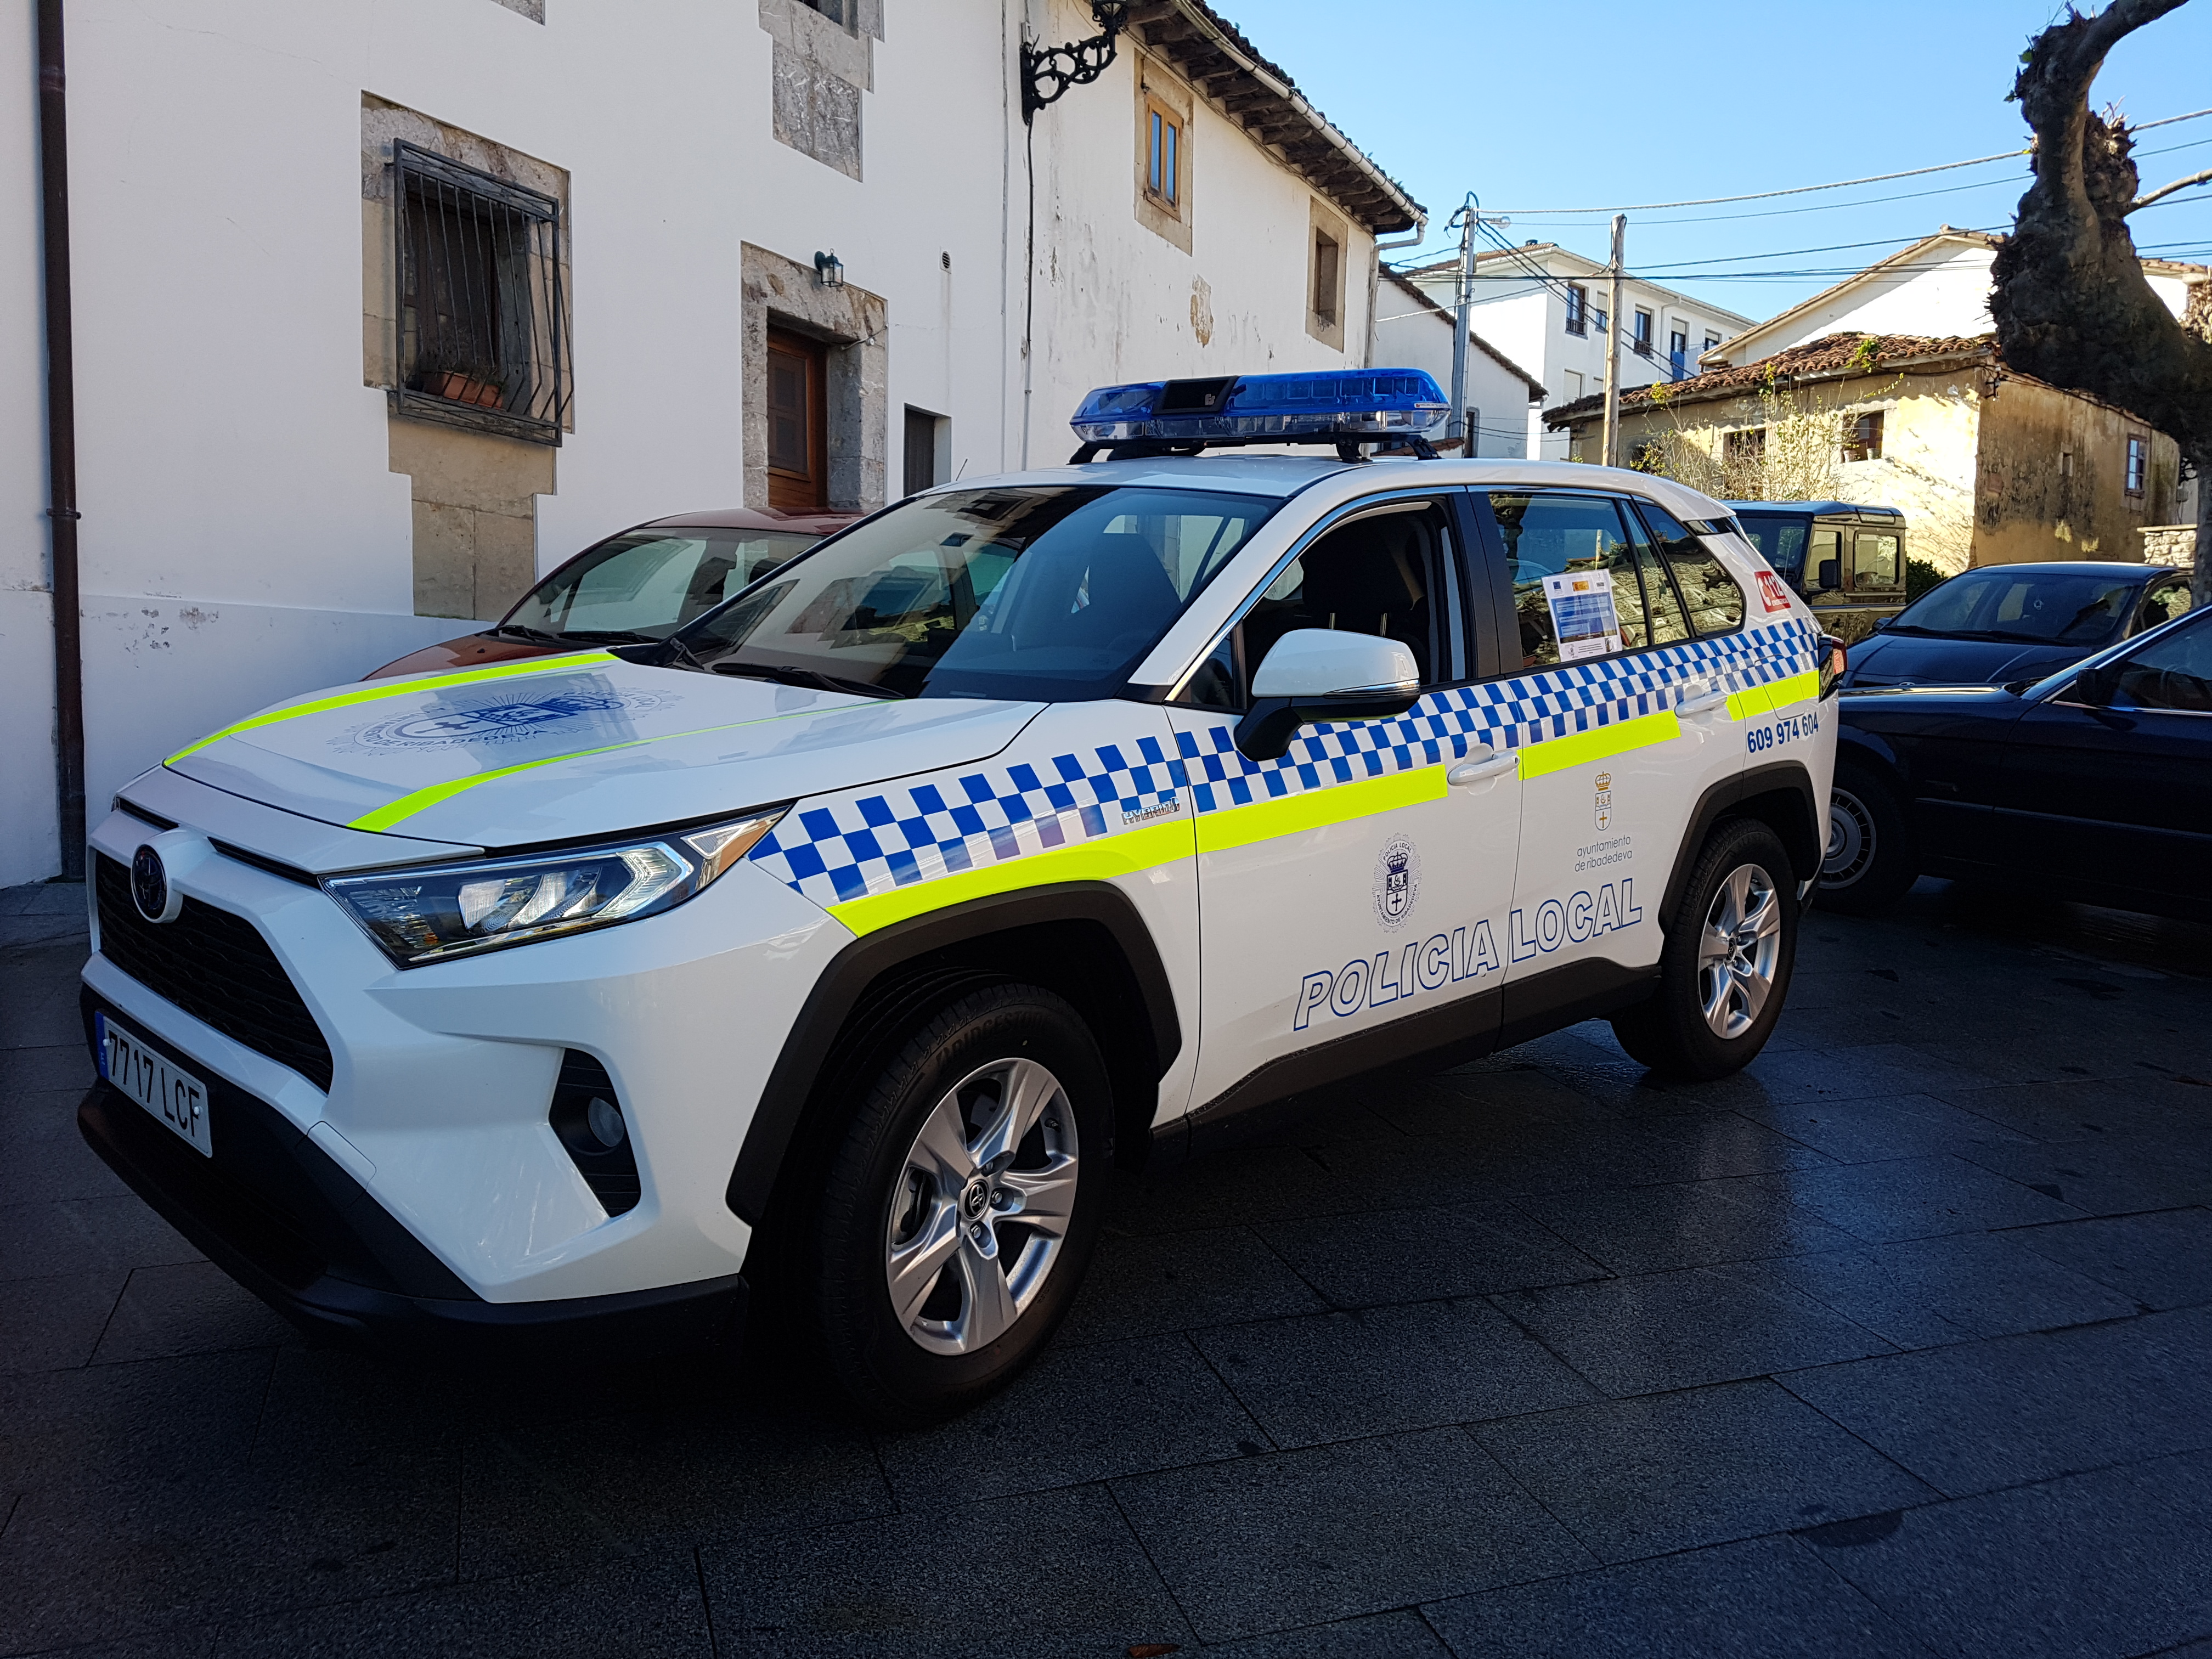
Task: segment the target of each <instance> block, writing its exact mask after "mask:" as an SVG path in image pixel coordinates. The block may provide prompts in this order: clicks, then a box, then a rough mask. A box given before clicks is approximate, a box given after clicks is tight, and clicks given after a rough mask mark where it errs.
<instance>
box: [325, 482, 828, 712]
mask: <svg viewBox="0 0 2212 1659" xmlns="http://www.w3.org/2000/svg"><path fill="white" fill-rule="evenodd" d="M859 517H860V514H859V513H775V512H769V511H757V510H755V509H754V508H751V507H728V508H726V509H724V510H723V511H721V512H719V513H678V515H676V516H675V517H674V518H671V519H654V520H651V521H650V522H649V523H646V524H641V525H639V526H636V528H635V529H632V530H625V531H623V532H622V533H621V534H620V535H619V536H610V537H608V538H607V539H606V540H605V541H603V542H601V543H599V545H597V546H596V547H591V548H587V549H586V550H584V551H583V552H581V553H579V554H578V555H576V556H575V557H574V558H573V559H571V560H569V561H568V563H566V564H564V565H562V567H561V568H559V569H558V570H556V571H555V572H554V573H553V574H551V575H550V576H548V577H546V578H545V580H543V581H541V582H539V583H538V586H535V587H533V588H532V589H531V590H530V592H527V593H526V594H524V595H523V596H522V598H521V599H520V601H518V602H517V604H516V605H515V607H514V609H513V610H512V611H508V612H507V615H506V616H504V617H501V619H500V621H499V624H498V626H496V627H494V628H488V629H484V630H483V632H482V633H480V634H464V635H461V636H460V637H459V639H452V640H447V641H442V642H441V643H440V644H437V645H430V646H425V647H423V648H422V650H420V651H410V653H408V654H407V655H405V656H404V657H401V658H399V659H398V660H397V661H394V662H388V663H386V664H385V665H384V666H383V667H381V668H380V669H378V670H376V671H374V673H370V674H367V675H364V676H363V677H362V678H365V679H372V680H377V679H384V678H388V677H390V676H392V675H394V674H431V673H439V672H444V671H450V670H453V669H457V668H478V667H481V666H483V665H484V664H486V663H493V662H503V661H506V660H507V659H511V658H516V657H540V656H545V655H547V654H549V653H553V652H556V651H571V650H574V648H575V647H577V646H579V645H636V644H641V643H642V642H644V641H647V640H658V639H664V638H665V637H666V636H667V635H670V634H672V633H673V632H675V631H676V629H678V628H681V627H682V626H683V625H684V623H688V622H690V620H691V619H692V618H693V617H698V616H702V615H703V614H704V613H706V612H707V611H711V610H713V609H714V607H715V606H716V605H720V604H721V602H722V601H723V600H724V599H727V598H729V597H730V596H731V595H732V594H733V593H735V592H738V591H739V590H740V589H741V588H743V587H744V586H745V585H746V584H747V583H749V582H750V581H752V580H755V579H756V578H757V577H760V576H763V575H765V574H767V573H768V572H769V571H771V570H773V569H775V567H776V566H778V565H780V564H782V563H784V562H786V561H787V560H790V559H793V558H796V557H797V556H799V554H801V553H803V552H805V550H807V549H808V548H810V547H811V546H813V545H814V544H815V543H817V542H818V541H820V540H821V539H822V538H823V537H824V536H827V535H829V534H830V533H831V532H835V531H839V530H842V529H843V528H844V527H845V526H847V525H848V524H851V523H852V522H853V521H854V520H855V519H857V518H859Z"/></svg>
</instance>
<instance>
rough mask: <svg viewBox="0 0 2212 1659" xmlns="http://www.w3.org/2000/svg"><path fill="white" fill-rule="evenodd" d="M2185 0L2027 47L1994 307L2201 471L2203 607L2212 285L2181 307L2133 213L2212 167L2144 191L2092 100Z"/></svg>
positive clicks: (2015, 351) (2127, 0) (2034, 345)
mask: <svg viewBox="0 0 2212 1659" xmlns="http://www.w3.org/2000/svg"><path fill="white" fill-rule="evenodd" d="M2184 3H2185V0H2113V3H2112V4H2111V5H2109V6H2107V7H2106V8H2105V9H2104V10H2102V11H2100V12H2097V13H2094V14H2093V15H2087V16H2084V15H2081V14H2080V13H2078V12H2075V11H2074V10H2072V9H2069V10H2068V12H2067V15H2066V16H2065V18H2064V19H2063V21H2059V22H2057V23H2054V24H2052V25H2051V27H2049V28H2047V29H2045V30H2044V31H2043V33H2040V34H2039V35H2037V36H2036V37H2035V39H2034V40H2033V41H2031V42H2030V43H2029V45H2028V48H2027V51H2026V52H2023V53H2022V54H2021V64H2022V67H2021V71H2020V74H2019V76H2018V77H2017V78H2016V79H2015V81H2014V82H2013V96H2014V97H2015V99H2017V100H2019V102H2020V105H2021V112H2022V113H2023V114H2024V115H2026V117H2027V124H2028V125H2029V126H2030V127H2031V128H2032V129H2033V131H2034V133H2035V155H2034V161H2033V165H2034V168H2035V182H2034V183H2033V184H2032V185H2029V186H2028V190H2027V194H2026V195H2025V196H2023V197H2021V200H2020V210H2019V213H2018V216H2017V217H2016V218H2015V222H2014V226H2013V231H2012V234H2011V235H2009V236H2008V237H2007V238H2006V239H2005V241H2004V245H2003V246H2002V247H2001V248H1999V249H1998V251H1997V256H1996V266H1995V269H1994V270H1993V272H1992V275H1993V276H1994V277H1995V279H1996V293H1995V294H1994V295H1991V296H1990V312H1991V313H1992V314H1993V315H1994V316H1995V318H1996V329H1997V348H1998V350H1999V352H2000V353H2001V354H2002V356H2003V358H2004V361H2005V362H2007V363H2008V364H2010V365H2011V366H2013V367H2014V368H2018V369H2021V370H2022V371H2023V372H2025V373H2027V374H2033V375H2036V376H2038V377H2039V378H2040V379H2043V380H2049V381H2051V383H2052V384H2053V385H2056V386H2065V387H2068V388H2069V389H2070V390H2073V391H2076V392H2087V393H2089V394H2090V395H2091V396H2093V397H2096V398H2103V399H2104V400H2105V401H2106V402H2107V403H2110V404H2118V406H2119V407H2120V408H2122V409H2124V410H2129V411H2130V412H2131V413H2133V414H2135V415H2136V416H2140V417H2141V418H2142V419H2143V420H2145V421H2148V422H2149V423H2150V424H2151V425H2153V426H2154V427H2157V428H2159V429H2160V430H2161V431H2163V432H2166V433H2168V434H2171V435H2172V437H2173V439H2174V440H2175V441H2176V442H2177V443H2179V445H2180V447H2181V453H2182V454H2183V456H2184V457H2185V458H2186V459H2187V460H2188V462H2189V464H2190V465H2191V469H2192V470H2193V471H2195V473H2196V475H2197V568H2196V574H2195V576H2194V578H2193V580H2192V587H2193V590H2194V595H2195V602H2196V604H2197V605H2206V604H2212V285H2209V284H2206V283H2197V285H2196V286H2195V287H2194V288H2192V289H2191V294H2190V301H2189V307H2188V310H2187V312H2186V313H2185V315H2184V316H2183V317H2182V318H2181V319H2179V320H2176V319H2175V318H2174V315H2173V313H2172V312H2171V311H2169V310H2167V309H2166V306H2165V304H2164V303H2163V302H2162V301H2160V299H2159V297H2158V295H2156V294H2155V293H2154V292H2153V291H2152V289H2151V286H2150V283H2148V281H2146V280H2145V279H2144V276H2143V272H2142V260H2141V258H2140V256H2139V255H2138V254H2137V253H2136V246H2135V239H2134V238H2133V237H2132V236H2131V235H2130V234H2129V232H2128V216H2129V215H2130V214H2131V213H2134V212H2136V211H2137V210H2140V209H2142V208H2145V207H2148V206H2149V205H2150V204H2151V203H2153V202H2155V201H2159V200H2162V199H2163V198H2165V197H2168V196H2170V195H2172V193H2173V192H2174V191H2179V190H2185V189H2188V188H2190V187H2191V186H2192V185H2201V184H2203V183H2205V182H2206V181H2207V180H2208V179H2212V172H2207V173H2195V174H2192V175H2191V176H2190V177H2188V178H2186V179H2176V180H2175V181H2174V182H2173V183H2172V184H2170V185H2165V186H2162V187H2161V188H2160V189H2157V190H2154V191H2143V190H2142V180H2141V179H2139V178H2138V177H2137V175H2136V164H2135V160H2134V157H2133V154H2132V152H2133V150H2134V148H2135V141H2134V138H2133V137H2132V135H2130V132H2129V131H2128V128H2127V124H2126V123H2125V122H2124V121H2123V120H2121V119H2119V118H2117V117H2112V118H2107V117H2106V116H2103V115H2100V114H2098V113H2096V112H2093V111H2092V110H2091V109H2090V107H2089V88H2090V85H2091V83H2092V82H2094V81H2095V80H2096V78H2097V71H2098V70H2100V69H2101V68H2102V67H2103V66H2104V62H2105V58H2106V55H2107V54H2109V53H2110V52H2112V48H2113V47H2114V46H2116V45H2118V43H2119V42H2120V41H2121V40H2124V39H2126V38H2127V37H2128V36H2129V35H2130V34H2132V33H2135V31H2136V30H2137V29H2139V28H2142V27H2144V26H2145V25H2146V24H2149V23H2154V22H2156V21H2158V20H2159V19H2160V18H2161V17H2163V16H2165V15H2166V14H2167V13H2168V12H2170V11H2174V10H2177V9H2179V8H2180V7H2181V6H2182V5H2183V4H2184Z"/></svg>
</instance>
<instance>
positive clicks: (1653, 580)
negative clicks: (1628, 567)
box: [1628, 513, 1690, 645]
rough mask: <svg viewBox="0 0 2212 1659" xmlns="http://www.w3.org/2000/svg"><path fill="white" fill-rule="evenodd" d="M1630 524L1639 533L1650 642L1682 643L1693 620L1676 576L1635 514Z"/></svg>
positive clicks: (1638, 558)
mask: <svg viewBox="0 0 2212 1659" xmlns="http://www.w3.org/2000/svg"><path fill="white" fill-rule="evenodd" d="M1628 527H1629V529H1630V530H1631V531H1632V532H1635V534H1636V569H1637V574H1638V575H1640V576H1642V577H1643V578H1644V610H1645V613H1646V616H1647V618H1648V623H1649V626H1648V629H1647V631H1648V633H1649V635H1650V641H1649V642H1650V644H1653V645H1680V643H1681V642H1682V641H1685V640H1686V639H1688V638H1689V637H1690V619H1689V617H1688V616H1687V615H1686V613H1685V612H1684V611H1683V609H1682V596H1681V595H1680V593H1679V592H1676V591H1675V588H1674V578H1673V577H1672V576H1670V575H1668V574H1667V567H1666V565H1665V563H1664V562H1662V560H1661V558H1660V556H1659V549H1658V548H1657V546H1656V545H1655V544H1653V542H1652V539H1651V538H1650V536H1649V535H1647V534H1645V533H1644V532H1643V531H1642V530H1641V529H1639V528H1638V521H1637V518H1636V515H1635V514H1634V513H1630V514H1629V515H1628Z"/></svg>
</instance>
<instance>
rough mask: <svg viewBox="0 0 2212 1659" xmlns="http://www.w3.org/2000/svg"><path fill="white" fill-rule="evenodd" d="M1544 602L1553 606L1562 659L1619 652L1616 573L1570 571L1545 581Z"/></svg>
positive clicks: (1554, 622) (1570, 660)
mask: <svg viewBox="0 0 2212 1659" xmlns="http://www.w3.org/2000/svg"><path fill="white" fill-rule="evenodd" d="M1544 603H1545V604H1547V605H1550V606H1551V607H1552V629H1553V633H1555V634H1556V635H1558V636H1559V660H1560V661H1561V662H1573V661H1574V660H1575V659H1577V658H1578V657H1602V656H1605V655H1607V654H1608V653H1612V652H1614V651H1618V650H1620V617H1618V616H1617V615H1616V614H1615V613H1614V611H1613V572H1611V571H1610V570H1570V571H1567V572H1566V573H1565V574H1562V575H1558V576H1547V577H1545V578H1544Z"/></svg>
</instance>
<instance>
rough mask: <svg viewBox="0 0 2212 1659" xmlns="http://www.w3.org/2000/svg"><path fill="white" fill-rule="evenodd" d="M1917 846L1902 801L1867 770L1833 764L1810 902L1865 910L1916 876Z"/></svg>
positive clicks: (1850, 911)
mask: <svg viewBox="0 0 2212 1659" xmlns="http://www.w3.org/2000/svg"><path fill="white" fill-rule="evenodd" d="M1919 866H1920V849H1919V847H1918V845H1917V841H1916V839H1915V837H1914V836H1913V834H1912V823H1911V819H1910V818H1908V817H1906V816H1905V805H1904V803H1903V802H1901V801H1899V799H1898V798H1897V792H1896V790H1894V789H1893V788H1892V787H1890V785H1889V782H1888V781H1887V779H1885V778H1883V777H1882V776H1881V774H1879V773H1877V772H1875V770H1874V769H1871V768H1869V767H1865V766H1855V765H1852V764H1850V763H1848V762H1844V763H1838V766H1837V767H1836V779H1835V783H1834V785H1833V787H1832V788H1831V790H1830V791H1829V795H1828V842H1827V847H1826V850H1825V851H1824V853H1823V854H1822V856H1821V864H1820V887H1819V889H1818V893H1819V896H1818V899H1817V900H1816V902H1817V903H1818V904H1819V905H1820V908H1821V909H1823V910H1831V911H1834V912H1836V913H1838V914H1839V915H1847V916H1863V915H1872V914H1874V913H1875V911H1877V910H1881V909H1884V908H1887V907H1888V906H1889V905H1892V904H1894V903H1895V902H1897V901H1898V900H1899V898H1901V897H1902V896H1904V895H1905V892H1906V891H1907V890H1909V889H1910V888H1911V885H1912V884H1913V883H1914V882H1916V881H1917V880H1918V879H1919V878H1920V867H1919Z"/></svg>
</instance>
